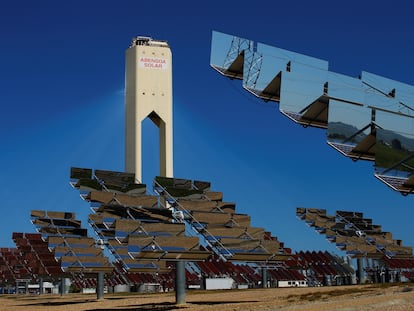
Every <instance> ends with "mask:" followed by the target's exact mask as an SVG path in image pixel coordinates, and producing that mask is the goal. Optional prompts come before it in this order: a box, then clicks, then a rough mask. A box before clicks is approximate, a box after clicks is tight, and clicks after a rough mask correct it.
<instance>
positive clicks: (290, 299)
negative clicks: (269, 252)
mask: <svg viewBox="0 0 414 311" xmlns="http://www.w3.org/2000/svg"><path fill="white" fill-rule="evenodd" d="M0 310H7V311H20V310H30V311H109V310H121V311H132V310H134V311H141V310H155V311H161V310H195V311H201V310H220V311H238V310H240V311H241V310H243V311H244V310H265V311H271V310H278V311H279V310H280V311H285V310H286V311H287V310H300V311H325V310H336V311H356V310H358V311H359V310H375V311H385V310H387V311H394V310H395V311H397V310H398V311H401V310H414V285H413V284H409V285H402V284H401V285H395V284H394V285H392V286H390V285H387V286H381V285H354V286H340V287H312V288H271V289H248V290H222V291H187V293H186V304H184V305H179V306H178V305H176V304H175V294H174V293H173V292H172V293H159V294H137V293H129V294H106V295H105V296H104V299H102V300H97V299H96V295H91V294H88V295H86V294H83V295H82V294H68V295H64V296H60V295H51V294H47V295H43V296H34V295H33V296H31V295H2V296H0Z"/></svg>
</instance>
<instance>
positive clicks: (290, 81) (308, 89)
mask: <svg viewBox="0 0 414 311" xmlns="http://www.w3.org/2000/svg"><path fill="white" fill-rule="evenodd" d="M326 67H328V64H327V63H326ZM326 69H327V68H326ZM327 74H328V71H327V70H324V69H320V68H316V67H314V66H312V65H311V64H303V63H296V62H291V63H290V71H286V72H284V73H283V80H282V86H281V91H280V106H279V109H280V111H281V112H282V113H283V114H285V115H286V116H287V117H289V118H290V119H292V120H293V121H295V122H297V123H300V124H302V125H304V126H315V127H322V128H326V127H327V123H328V109H327V104H328V103H327V99H326V98H324V97H323V94H324V86H325V83H326V81H327Z"/></svg>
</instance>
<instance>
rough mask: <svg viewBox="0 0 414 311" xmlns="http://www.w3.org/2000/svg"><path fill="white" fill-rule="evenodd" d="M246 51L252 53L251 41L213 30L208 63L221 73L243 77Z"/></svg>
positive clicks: (232, 76) (233, 76)
mask: <svg viewBox="0 0 414 311" xmlns="http://www.w3.org/2000/svg"><path fill="white" fill-rule="evenodd" d="M246 51H248V52H249V53H252V51H253V42H252V41H250V40H247V39H243V38H239V37H236V36H230V35H227V34H224V33H221V32H217V31H214V32H213V35H212V40H211V54H210V65H211V67H213V68H214V69H215V70H217V71H218V72H220V73H221V74H222V75H225V76H227V77H230V78H235V79H243V66H244V55H245V53H246Z"/></svg>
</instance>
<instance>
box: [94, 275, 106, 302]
mask: <svg viewBox="0 0 414 311" xmlns="http://www.w3.org/2000/svg"><path fill="white" fill-rule="evenodd" d="M104 281H105V273H104V272H98V277H97V282H96V284H97V285H96V286H97V287H96V298H97V299H98V300H101V299H103V298H104V285H105V284H104V283H105V282H104Z"/></svg>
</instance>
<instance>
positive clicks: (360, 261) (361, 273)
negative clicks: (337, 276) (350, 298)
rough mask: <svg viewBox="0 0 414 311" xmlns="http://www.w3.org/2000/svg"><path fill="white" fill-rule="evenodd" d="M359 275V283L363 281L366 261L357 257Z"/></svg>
mask: <svg viewBox="0 0 414 311" xmlns="http://www.w3.org/2000/svg"><path fill="white" fill-rule="evenodd" d="M357 277H358V284H362V283H363V280H362V279H363V278H364V263H363V258H357Z"/></svg>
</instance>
